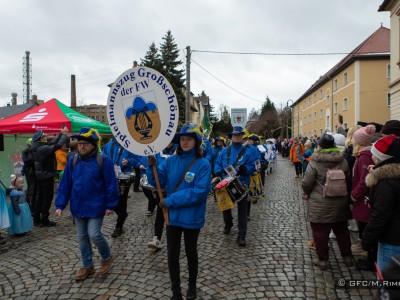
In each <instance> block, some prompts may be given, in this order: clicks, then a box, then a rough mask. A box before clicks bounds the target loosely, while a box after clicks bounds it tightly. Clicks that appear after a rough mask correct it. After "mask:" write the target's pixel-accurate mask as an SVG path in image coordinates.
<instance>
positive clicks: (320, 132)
mask: <svg viewBox="0 0 400 300" xmlns="http://www.w3.org/2000/svg"><path fill="white" fill-rule="evenodd" d="M319 136H322V128H321V129H320V130H319Z"/></svg>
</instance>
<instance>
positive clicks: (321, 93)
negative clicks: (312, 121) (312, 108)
mask: <svg viewBox="0 0 400 300" xmlns="http://www.w3.org/2000/svg"><path fill="white" fill-rule="evenodd" d="M323 97H324V93H323V92H322V90H320V91H319V99H322V98H323Z"/></svg>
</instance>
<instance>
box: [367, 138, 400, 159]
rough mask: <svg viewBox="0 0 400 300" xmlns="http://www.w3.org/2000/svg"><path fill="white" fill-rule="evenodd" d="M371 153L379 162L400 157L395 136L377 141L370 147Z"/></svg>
mask: <svg viewBox="0 0 400 300" xmlns="http://www.w3.org/2000/svg"><path fill="white" fill-rule="evenodd" d="M371 153H372V154H373V155H374V156H375V157H376V158H377V159H379V160H380V161H384V160H387V159H390V158H393V157H395V156H399V155H400V143H399V141H398V140H397V136H395V135H388V136H385V137H383V138H381V139H379V140H378V141H377V142H376V143H375V144H373V145H372V147H371Z"/></svg>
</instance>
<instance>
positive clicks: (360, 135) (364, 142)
mask: <svg viewBox="0 0 400 300" xmlns="http://www.w3.org/2000/svg"><path fill="white" fill-rule="evenodd" d="M375 131H376V128H375V125H367V126H365V127H361V128H360V129H357V130H356V131H355V132H354V135H353V138H354V141H355V143H356V144H357V145H360V146H369V145H371V141H372V136H373V135H374V133H375Z"/></svg>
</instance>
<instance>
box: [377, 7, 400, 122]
mask: <svg viewBox="0 0 400 300" xmlns="http://www.w3.org/2000/svg"><path fill="white" fill-rule="evenodd" d="M379 11H389V12H390V67H391V68H390V73H391V74H390V75H391V76H390V84H389V88H390V119H391V120H393V119H395V120H400V42H399V37H400V36H399V35H400V2H399V1H398V0H385V1H383V3H382V4H381V6H380V7H379Z"/></svg>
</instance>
